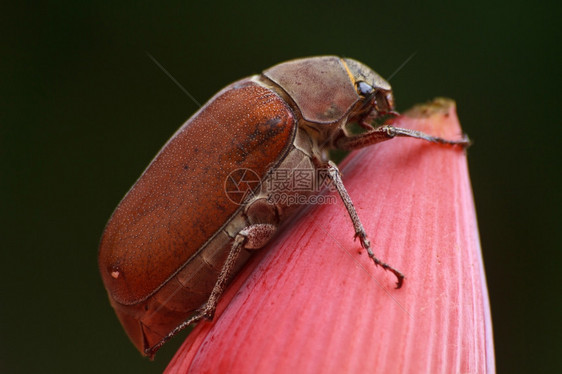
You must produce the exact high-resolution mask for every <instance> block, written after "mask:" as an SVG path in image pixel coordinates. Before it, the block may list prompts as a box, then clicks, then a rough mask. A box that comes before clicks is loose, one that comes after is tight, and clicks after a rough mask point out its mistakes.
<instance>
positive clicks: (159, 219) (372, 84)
mask: <svg viewBox="0 0 562 374" xmlns="http://www.w3.org/2000/svg"><path fill="white" fill-rule="evenodd" d="M393 109H394V104H393V97H392V91H391V87H390V85H389V84H388V82H386V81H385V80H384V79H383V78H381V77H380V76H379V75H378V74H377V73H375V72H374V71H372V70H371V69H369V68H368V67H367V66H365V65H363V64H361V63H360V62H358V61H355V60H352V59H348V58H339V57H335V56H322V57H313V58H305V59H299V60H293V61H288V62H285V63H282V64H279V65H276V66H274V67H272V68H270V69H268V70H266V71H264V72H263V74H261V75H255V76H252V77H249V78H245V79H242V80H240V81H238V82H235V83H233V84H231V85H229V86H227V87H226V88H224V89H223V90H222V91H220V92H219V93H218V94H216V95H215V96H214V97H213V98H212V99H211V100H209V102H207V103H206V104H205V105H204V106H203V107H202V108H201V109H200V110H199V111H198V112H197V113H195V114H194V115H193V116H192V117H191V118H190V119H189V120H188V121H187V122H186V123H185V124H184V125H183V126H182V127H181V128H180V129H179V130H178V131H177V132H176V133H175V134H174V135H173V136H172V138H171V139H170V140H169V141H168V142H167V143H166V144H165V145H164V147H163V148H162V149H161V150H160V152H159V153H158V155H157V156H156V157H155V159H154V160H153V161H152V162H151V164H150V165H149V166H148V168H147V169H146V170H145V171H144V173H143V174H142V175H141V177H140V178H139V179H138V181H137V182H136V183H135V185H134V186H133V187H132V188H131V190H130V191H129V192H128V193H127V195H126V196H125V197H124V198H123V200H122V201H121V202H120V204H119V206H118V207H117V209H116V210H115V212H114V213H113V215H112V217H111V219H110V220H109V222H108V223H107V226H106V228H105V231H104V234H103V237H102V239H101V243H100V249H99V268H100V272H101V276H102V278H103V281H104V284H105V287H106V288H107V290H108V294H109V299H110V302H111V305H112V306H113V308H114V309H115V312H116V313H117V316H118V317H119V319H120V321H121V323H122V324H123V327H124V328H125V330H126V332H127V334H128V335H129V337H130V338H131V340H132V341H133V343H134V344H135V346H136V347H137V348H138V349H139V350H140V351H141V352H142V353H143V354H145V355H148V356H153V355H154V353H155V352H156V351H157V350H158V349H159V348H160V347H161V346H162V344H164V343H165V342H166V341H167V340H168V339H170V338H171V337H172V336H173V335H174V334H175V333H177V332H178V331H180V330H181V329H183V328H185V327H186V326H188V325H190V324H193V323H196V322H198V321H199V320H201V319H202V318H209V319H211V318H212V317H213V313H214V311H215V307H216V304H217V301H218V299H219V298H220V296H221V294H222V292H223V290H224V288H225V287H226V285H227V283H228V282H229V280H230V279H231V277H232V276H233V274H235V273H236V271H237V270H238V269H239V268H240V267H241V266H242V265H243V264H244V263H245V261H246V260H247V259H248V257H249V256H250V254H251V252H252V251H253V250H255V249H259V248H262V247H264V246H265V244H267V242H268V241H269V240H270V239H271V237H272V236H273V235H274V234H275V232H276V231H277V229H278V227H279V226H280V225H281V224H282V223H283V222H285V221H287V219H288V218H289V217H291V215H292V214H293V213H294V212H295V211H296V210H297V209H298V208H300V205H302V204H294V203H292V202H290V201H288V200H286V199H285V200H283V199H273V197H276V196H279V195H280V194H289V195H290V196H293V195H294V194H296V193H297V192H296V191H295V190H292V189H290V187H288V185H287V183H285V182H286V180H280V179H282V177H280V175H284V177H283V178H287V175H290V174H291V173H295V172H296V171H298V172H299V173H302V172H303V171H309V172H312V173H313V175H314V177H313V180H314V181H315V182H321V181H320V180H321V179H322V177H321V176H320V175H321V174H322V173H319V171H325V173H324V174H322V175H323V177H324V178H327V179H328V180H329V181H330V182H331V183H332V185H333V186H334V187H335V188H336V190H337V191H338V193H339V195H340V196H341V198H342V200H343V202H344V204H345V206H346V208H347V211H348V213H349V215H350V217H351V221H352V223H353V226H354V229H355V236H356V237H358V238H359V239H360V241H361V245H362V246H363V247H364V248H365V249H366V250H367V252H368V254H369V257H370V258H371V259H373V261H374V262H375V264H377V265H381V266H382V267H383V268H384V269H386V270H389V271H392V272H393V273H394V274H395V275H396V277H397V279H398V282H397V288H399V287H400V286H401V285H402V281H403V279H404V276H403V275H402V274H401V273H400V272H399V271H397V270H395V269H394V268H392V267H391V266H389V265H387V264H385V263H384V262H381V261H380V260H379V259H378V258H376V257H375V255H374V254H373V252H372V250H371V248H370V244H369V241H368V239H367V235H366V233H365V230H364V229H363V226H362V224H361V222H360V220H359V218H358V216H357V213H356V211H355V208H354V207H353V204H352V202H351V199H350V197H349V195H348V194H347V192H346V190H345V188H344V186H343V183H342V181H341V178H340V174H339V171H338V169H337V167H336V166H335V165H334V164H333V163H332V162H331V161H329V159H328V156H327V154H328V152H327V151H328V150H329V149H331V148H338V149H347V150H350V149H357V148H361V147H364V146H367V145H371V144H375V143H378V142H382V141H384V140H388V139H392V138H393V137H395V136H408V137H414V138H420V139H425V140H428V141H432V142H439V143H444V144H461V145H465V144H467V139H462V140H458V141H449V140H444V139H441V138H437V137H433V136H430V135H427V134H423V133H420V132H416V131H413V130H408V129H401V128H396V127H393V126H390V125H383V126H380V127H377V128H374V127H373V126H372V125H371V123H372V122H373V120H374V119H376V118H378V117H381V116H382V115H386V114H391V115H392V114H395V112H394V111H393ZM351 123H357V124H359V125H360V126H361V127H363V128H364V129H365V130H366V131H365V132H363V133H361V134H359V135H350V134H349V132H348V129H347V125H348V124H351ZM279 171H284V172H286V173H278V172H279ZM317 184H318V183H317ZM317 184H315V185H317ZM320 184H321V183H320ZM318 192H319V191H318V190H317V189H316V190H315V189H312V188H309V189H305V190H299V191H298V195H299V196H304V197H306V196H310V195H312V194H314V193H318Z"/></svg>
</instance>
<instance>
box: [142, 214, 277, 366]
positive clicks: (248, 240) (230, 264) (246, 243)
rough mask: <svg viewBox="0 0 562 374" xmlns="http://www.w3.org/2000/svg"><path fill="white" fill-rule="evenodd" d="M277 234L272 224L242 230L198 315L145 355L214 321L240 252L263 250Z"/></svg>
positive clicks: (257, 225) (197, 312)
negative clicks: (192, 328) (204, 321)
mask: <svg viewBox="0 0 562 374" xmlns="http://www.w3.org/2000/svg"><path fill="white" fill-rule="evenodd" d="M275 232H277V226H276V225H272V224H254V225H250V226H248V227H246V228H244V229H243V230H241V231H240V232H239V233H238V234H237V235H236V237H235V238H234V243H232V247H231V248H230V252H229V253H228V257H227V258H226V261H225V262H224V265H223V266H222V269H221V272H220V274H219V277H218V279H217V282H216V283H215V285H214V287H213V291H212V292H211V295H210V296H209V299H208V300H207V302H206V303H205V305H203V306H202V307H201V308H199V309H197V311H196V314H195V315H193V316H191V318H189V319H188V320H186V321H184V322H182V323H181V324H180V325H178V326H177V327H176V328H174V329H173V330H172V331H171V332H170V333H169V334H168V335H166V336H165V337H164V338H163V339H162V340H161V341H159V342H158V343H157V344H156V345H154V346H153V347H150V348H148V349H146V350H145V354H147V355H148V356H151V357H152V356H153V355H154V354H155V353H156V351H157V350H158V349H160V347H162V346H163V345H164V344H165V343H166V342H167V341H168V340H170V339H171V338H172V337H173V336H174V335H176V334H177V333H178V332H180V331H182V330H183V329H185V328H186V327H188V326H190V325H192V324H195V323H197V322H199V321H201V320H202V319H203V318H205V319H209V320H212V319H213V316H214V315H215V310H216V309H217V303H218V301H219V300H220V297H221V296H222V294H223V292H224V290H225V288H226V286H227V284H228V282H229V281H230V278H231V276H232V271H233V270H234V267H235V266H236V262H237V261H238V258H239V257H240V252H241V251H242V248H245V249H248V250H254V249H259V248H262V247H263V246H264V245H266V244H267V242H268V241H269V240H270V239H271V237H272V236H273V235H274V234H275Z"/></svg>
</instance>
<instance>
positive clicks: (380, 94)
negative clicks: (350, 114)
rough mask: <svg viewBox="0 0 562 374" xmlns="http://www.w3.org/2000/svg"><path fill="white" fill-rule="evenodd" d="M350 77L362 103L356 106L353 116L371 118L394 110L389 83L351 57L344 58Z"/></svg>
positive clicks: (392, 112) (391, 112)
mask: <svg viewBox="0 0 562 374" xmlns="http://www.w3.org/2000/svg"><path fill="white" fill-rule="evenodd" d="M343 61H344V62H345V64H346V67H347V70H348V73H349V75H350V79H351V80H352V81H353V82H354V84H355V89H356V91H357V94H358V95H359V96H360V97H361V98H362V103H363V105H362V106H360V107H359V108H357V110H358V113H356V114H355V116H358V115H362V116H369V117H372V118H376V117H379V116H381V115H385V114H396V113H395V112H394V97H393V95H392V87H391V86H390V84H389V83H388V82H387V81H386V80H385V79H384V78H383V77H381V76H380V75H378V74H377V73H376V72H374V71H373V70H372V69H371V68H369V67H368V66H366V65H364V64H362V63H360V62H359V61H356V60H353V59H351V58H344V59H343Z"/></svg>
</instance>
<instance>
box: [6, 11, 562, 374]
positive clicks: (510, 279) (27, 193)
mask: <svg viewBox="0 0 562 374" xmlns="http://www.w3.org/2000/svg"><path fill="white" fill-rule="evenodd" d="M28 3H30V2H21V3H20V5H17V6H15V5H14V6H12V7H11V8H9V9H8V8H7V7H6V6H5V5H4V6H2V9H0V13H1V14H2V16H1V17H2V19H1V20H0V21H1V22H0V25H1V26H0V27H1V29H0V40H1V43H2V44H1V53H2V54H1V59H0V87H1V101H0V105H1V110H0V142H1V143H0V155H1V158H0V159H1V161H0V162H1V166H0V167H1V174H0V179H1V182H0V183H1V184H0V186H1V198H2V201H1V204H2V205H1V215H0V217H1V220H2V221H1V227H2V236H1V239H0V243H1V246H2V261H1V266H2V267H1V269H2V270H1V277H2V300H1V329H2V330H1V336H0V342H1V343H0V344H1V346H0V355H1V356H0V371H1V372H4V373H31V372H33V373H61V372H83V373H87V372H92V373H100V372H104V373H116V372H159V371H161V370H162V368H163V367H165V364H166V362H167V360H169V358H170V357H171V356H172V355H173V353H174V350H175V349H176V347H177V346H178V345H179V344H180V343H181V341H182V340H183V339H182V338H181V337H180V338H178V339H174V341H173V342H171V343H170V344H169V345H167V347H165V348H164V349H163V350H162V353H161V354H159V356H158V357H157V360H156V362H155V363H151V362H149V361H148V360H146V359H143V358H141V356H140V355H139V354H138V352H137V351H136V350H135V349H134V347H133V345H132V344H130V343H129V342H128V340H127V338H126V336H125V334H124V332H123V331H122V329H121V327H120V325H119V322H118V321H117V318H116V317H115V315H114V313H113V311H112V309H111V308H110V306H109V302H108V300H107V296H106V293H105V290H104V288H103V285H102V282H101V279H100V276H99V274H98V269H97V245H98V241H99V238H100V235H101V233H102V230H103V227H104V225H105V223H106V220H107V219H108V218H109V216H110V214H111V212H112V210H113V209H114V208H115V206H116V205H117V203H118V202H119V200H120V199H121V197H122V196H123V195H124V193H125V192H126V191H127V190H128V188H129V187H130V186H131V185H132V184H133V182H134V181H135V180H136V178H137V177H138V176H139V175H140V173H141V172H142V171H143V169H144V168H145V166H146V165H147V164H148V162H149V161H150V160H151V159H152V157H153V156H154V155H155V153H156V152H157V151H158V150H159V148H160V147H161V146H162V145H163V144H164V142H165V141H166V140H167V139H168V138H169V137H170V136H171V134H172V133H173V132H174V131H175V130H176V129H177V128H178V127H179V126H180V125H181V124H182V123H183V122H184V121H185V120H186V119H187V118H188V117H189V116H190V115H191V114H192V113H193V112H195V111H196V110H197V108H198V107H197V105H195V104H194V103H193V102H192V101H191V100H190V99H189V98H188V97H187V96H186V95H185V94H184V93H183V92H182V91H181V90H180V89H179V88H178V87H177V86H176V85H175V84H174V83H173V82H172V81H171V80H170V79H169V78H168V77H167V76H166V75H165V74H164V73H163V72H162V71H161V70H160V69H159V68H158V67H157V66H156V65H155V63H154V62H153V61H151V59H150V58H148V56H147V52H149V53H150V54H152V55H153V56H154V57H155V58H156V59H157V60H158V61H159V62H160V63H161V64H162V65H163V66H165V68H166V69H167V70H168V71H169V72H170V73H171V74H172V75H173V76H174V77H175V78H176V79H177V81H178V82H180V83H181V84H182V85H183V86H184V87H185V88H186V89H187V90H188V91H189V92H190V93H191V94H192V95H193V96H194V97H195V98H196V99H197V100H198V101H199V102H201V103H204V102H205V101H206V100H207V99H208V98H210V97H211V96H212V95H213V94H214V93H215V92H217V91H218V90H219V89H220V88H222V87H223V86H225V85H227V84H228V83H231V82H232V81H234V80H236V79H239V78H241V77H244V76H248V75H251V74H254V73H258V72H260V71H261V70H262V69H264V68H267V67H269V66H271V65H273V64H276V63H278V62H282V61H285V60H288V59H291V58H295V57H303V56H310V55H322V54H338V55H343V56H348V57H353V58H356V59H358V60H360V61H362V62H364V63H366V64H367V65H369V66H371V67H372V68H374V69H375V70H376V71H378V72H379V73H380V74H381V75H383V76H386V77H388V76H389V75H390V74H392V73H393V72H394V71H395V70H396V69H397V68H398V67H399V66H400V65H401V64H402V63H403V62H404V61H405V60H406V59H407V58H408V57H409V56H410V55H411V54H412V53H416V55H415V57H414V58H413V59H412V60H411V61H410V62H409V63H407V64H406V65H405V66H404V68H403V69H402V70H401V71H400V72H399V73H398V74H396V76H395V77H394V78H393V79H392V85H393V87H394V91H395V96H396V99H397V104H398V109H399V110H404V109H407V108H408V107H410V106H412V105H413V104H415V103H420V102H424V101H426V100H429V99H431V98H434V97H436V96H448V97H452V98H454V99H455V100H456V101H457V103H458V112H459V116H460V119H461V122H462V124H463V126H464V129H465V131H466V132H467V133H468V134H470V136H471V138H472V139H473V140H474V145H473V147H472V148H471V149H470V151H469V163H470V170H471V176H472V183H473V188H474V195H475V200H476V206H477V211H478V218H479V225H480V233H481V240H482V248H483V254H484V260H485V265H486V272H487V277H488V285H489V292H490V299H491V305H492V315H493V324H494V336H495V347H496V360H497V368H498V371H499V372H501V373H528V372H556V371H561V370H562V366H561V359H560V341H561V338H562V334H561V323H560V316H561V310H560V309H561V308H560V304H561V300H562V299H561V295H562V289H561V287H560V284H561V283H560V280H559V275H558V272H559V269H560V258H561V251H560V249H561V245H560V243H561V239H562V238H561V235H560V233H561V231H562V225H561V223H562V222H561V220H560V216H561V214H560V206H561V204H560V196H561V194H560V191H561V189H562V186H561V182H560V167H559V165H560V156H561V155H560V149H561V141H560V136H561V130H560V127H561V125H562V124H561V121H560V119H559V118H560V113H559V102H560V99H561V95H560V90H561V87H562V85H561V83H562V82H561V79H560V78H561V74H560V46H561V42H562V40H561V26H560V13H559V12H558V9H554V8H553V7H554V6H555V5H554V4H555V2H552V4H550V5H549V4H547V3H548V2H533V3H532V4H531V3H529V2H526V1H525V2H524V1H500V2H495V3H492V2H488V1H473V2H470V4H467V2H463V4H464V5H460V2H459V3H458V4H457V3H455V5H453V4H446V5H444V4H440V2H436V1H431V2H424V3H425V4H424V5H423V6H422V5H413V4H412V3H411V2H401V1H395V2H383V1H368V2H365V1H363V2H343V1H340V2H333V3H332V2H327V1H310V2H306V3H305V2H301V1H284V2H281V3H271V2H255V3H253V4H248V3H246V4H244V5H242V4H241V3H240V2H236V1H226V2H223V1H213V2H209V3H208V4H209V5H202V4H199V3H200V2H196V3H197V4H193V5H188V4H187V3H188V2H187V1H185V2H176V1H173V2H168V3H166V4H164V3H159V2H148V1H143V2H140V3H141V4H137V5H135V6H127V5H119V4H112V5H102V4H95V5H94V4H90V5H88V4H86V3H85V2H76V3H75V2H70V1H68V2H59V3H50V4H45V3H42V2H36V3H35V4H33V5H31V4H28ZM390 3H392V4H390Z"/></svg>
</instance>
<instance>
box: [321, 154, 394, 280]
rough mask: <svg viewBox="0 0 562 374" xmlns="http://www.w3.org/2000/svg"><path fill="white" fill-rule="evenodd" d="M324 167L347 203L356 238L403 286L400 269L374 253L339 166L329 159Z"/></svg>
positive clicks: (373, 258) (346, 206)
mask: <svg viewBox="0 0 562 374" xmlns="http://www.w3.org/2000/svg"><path fill="white" fill-rule="evenodd" d="M324 167H327V169H328V175H329V177H330V179H331V180H332V182H334V186H335V187H336V189H337V190H338V193H339V195H340V197H341V199H342V201H343V204H344V205H345V208H346V209H347V212H348V213H349V217H350V218H351V222H352V223H353V227H354V228H355V238H359V240H360V241H361V246H362V247H363V248H365V249H366V250H367V253H368V254H369V257H370V258H371V259H372V260H373V262H374V263H375V265H379V266H381V267H382V268H383V269H384V270H388V271H390V272H392V273H393V274H394V275H395V276H396V278H397V281H396V288H400V287H402V284H403V283H404V274H402V273H401V272H400V271H398V270H396V269H395V268H393V267H392V266H390V265H389V264H387V263H385V262H383V261H381V260H380V259H378V258H377V257H376V256H375V254H374V253H373V250H372V249H371V242H370V241H369V239H367V233H366V232H365V228H364V227H363V224H362V223H361V220H360V219H359V216H358V215H357V211H356V210H355V206H353V202H352V201H351V198H350V197H349V194H348V193H347V190H346V189H345V186H344V184H343V181H342V179H341V173H340V171H339V169H338V167H337V166H336V164H334V163H333V162H332V161H328V162H327V163H326V164H325V165H324Z"/></svg>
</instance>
